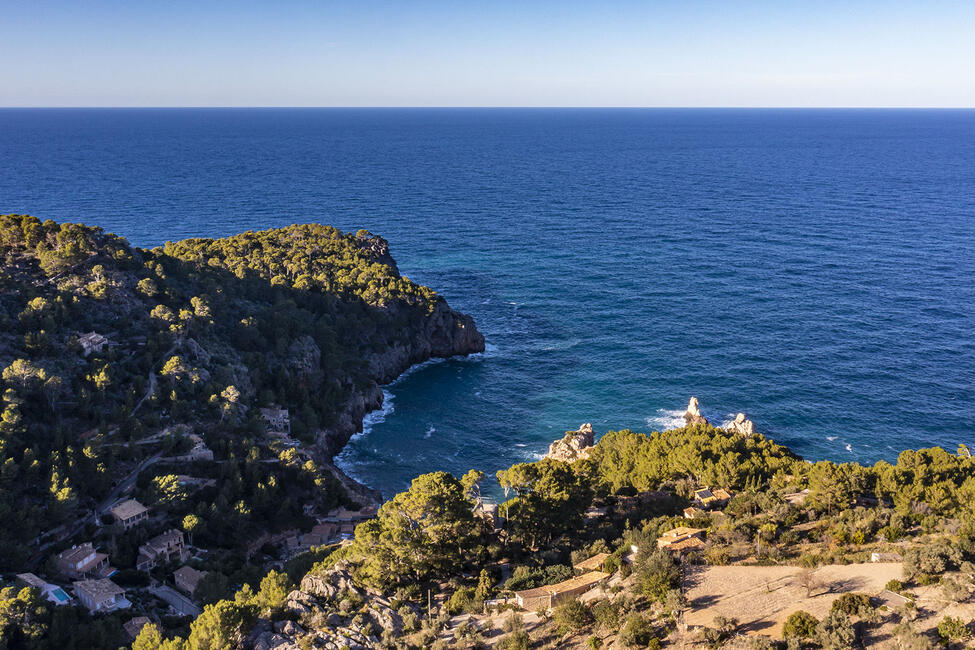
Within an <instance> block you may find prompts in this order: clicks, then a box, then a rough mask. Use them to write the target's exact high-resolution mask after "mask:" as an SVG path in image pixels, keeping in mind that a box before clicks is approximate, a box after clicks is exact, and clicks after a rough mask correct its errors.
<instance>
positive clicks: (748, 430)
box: [725, 413, 755, 436]
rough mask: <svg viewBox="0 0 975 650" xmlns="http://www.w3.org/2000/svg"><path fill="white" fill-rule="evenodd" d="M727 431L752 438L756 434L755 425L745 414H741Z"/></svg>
mask: <svg viewBox="0 0 975 650" xmlns="http://www.w3.org/2000/svg"><path fill="white" fill-rule="evenodd" d="M725 431H727V432H728V433H737V434H740V435H743V436H751V435H754V434H755V423H754V422H752V421H751V420H749V419H747V418H746V417H745V414H744V413H739V414H738V415H737V416H735V419H734V421H733V422H732V423H731V424H729V425H728V427H727V428H726V429H725Z"/></svg>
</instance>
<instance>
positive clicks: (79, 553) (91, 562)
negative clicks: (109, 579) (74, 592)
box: [54, 542, 108, 580]
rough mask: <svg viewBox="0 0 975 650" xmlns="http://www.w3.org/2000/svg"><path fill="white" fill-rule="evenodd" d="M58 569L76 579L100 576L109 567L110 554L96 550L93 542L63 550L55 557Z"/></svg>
mask: <svg viewBox="0 0 975 650" xmlns="http://www.w3.org/2000/svg"><path fill="white" fill-rule="evenodd" d="M54 562H55V564H57V565H58V570H59V571H60V572H61V573H62V574H64V575H65V576H67V577H69V578H72V579H74V580H80V579H82V578H90V577H95V576H100V574H101V573H102V571H104V570H105V569H106V568H108V555H106V554H105V553H99V552H97V551H96V550H95V547H94V545H93V544H92V543H91V542H85V543H84V544H79V545H77V546H72V547H71V548H69V549H67V550H64V551H61V552H60V553H58V554H57V555H56V556H55V558H54Z"/></svg>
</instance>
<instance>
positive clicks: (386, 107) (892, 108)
mask: <svg viewBox="0 0 975 650" xmlns="http://www.w3.org/2000/svg"><path fill="white" fill-rule="evenodd" d="M140 109H141V110H161V109H218V110H219V109H255V110H260V109H270V110H274V109H295V110H353V109H354V110H424V109H426V110H460V109H482V110H505V109H508V110H553V109H563V110H890V111H898V110H925V111H941V110H943V111H970V110H975V106H920V105H919V106H908V105H904V106H771V105H770V106H765V105H761V106H760V105H756V106H749V105H744V106H681V105H673V106H670V105H656V106H613V105H605V106H603V105H599V106H579V105H576V106H573V105H551V106H527V105H526V106H520V105H501V104H498V105H490V104H488V105H473V104H471V105H466V104H464V105H430V106H426V105H396V106H394V105H348V106H344V105H343V106H330V105H245V104H227V105H193V104H185V105H182V104H179V105H177V104H174V105H141V104H140V105H132V106H126V105H112V106H108V105H106V106H97V105H46V106H40V105H23V106H19V105H5V106H0V110H140Z"/></svg>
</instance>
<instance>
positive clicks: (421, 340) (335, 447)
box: [316, 298, 484, 458]
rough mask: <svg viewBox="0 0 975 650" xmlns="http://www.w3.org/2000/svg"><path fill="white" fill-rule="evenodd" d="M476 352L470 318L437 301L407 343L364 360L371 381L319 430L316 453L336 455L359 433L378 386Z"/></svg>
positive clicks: (377, 403)
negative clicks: (421, 365) (415, 368)
mask: <svg viewBox="0 0 975 650" xmlns="http://www.w3.org/2000/svg"><path fill="white" fill-rule="evenodd" d="M479 352H484V335H483V334H481V333H480V332H479V331H477V327H476V326H475V325H474V319H473V318H471V317H470V316H468V315H467V314H462V313H460V312H457V311H454V310H453V309H451V308H450V306H449V305H448V304H447V301H446V300H444V299H443V298H439V299H438V300H437V302H436V304H435V305H434V308H433V310H432V313H431V314H430V315H429V316H426V317H424V318H423V319H422V321H421V322H420V323H419V324H418V325H416V326H415V327H413V329H412V331H411V332H410V335H409V337H408V342H407V343H400V344H396V345H391V346H389V347H387V348H386V349H385V350H383V351H382V352H377V353H374V354H372V355H371V356H370V357H369V358H368V361H367V366H368V372H369V375H370V376H371V382H370V383H369V385H367V386H365V387H362V388H360V389H357V390H355V391H354V392H353V393H352V395H351V396H350V398H349V399H348V400H347V401H346V403H345V405H344V407H343V408H342V411H341V413H340V415H339V417H338V421H337V423H336V424H335V425H334V426H332V427H329V428H326V429H322V430H321V431H319V433H318V436H317V439H316V444H317V447H318V450H319V451H320V452H321V453H322V454H323V455H324V456H326V457H328V458H332V457H334V456H335V455H336V454H337V453H339V452H340V451H341V450H342V448H343V447H344V446H345V444H346V443H347V442H348V441H349V438H351V437H352V436H353V435H354V434H356V433H359V432H361V431H362V420H363V418H364V417H365V415H366V414H367V413H369V412H370V411H375V410H377V409H379V408H382V405H383V392H382V389H381V388H380V386H381V385H383V384H388V383H389V382H391V381H393V380H394V379H396V378H397V377H399V376H400V375H401V374H403V372H405V371H406V370H407V369H409V368H410V367H411V366H413V365H416V364H418V363H423V362H424V361H429V360H430V359H434V358H443V357H451V356H457V355H468V354H476V353H479Z"/></svg>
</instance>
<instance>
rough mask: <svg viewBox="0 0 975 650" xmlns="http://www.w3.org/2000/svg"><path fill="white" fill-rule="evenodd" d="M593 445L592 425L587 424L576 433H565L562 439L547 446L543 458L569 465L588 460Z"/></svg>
mask: <svg viewBox="0 0 975 650" xmlns="http://www.w3.org/2000/svg"><path fill="white" fill-rule="evenodd" d="M593 443H594V434H593V431H592V425H591V424H589V423H588V422H587V423H586V424H583V425H582V426H581V427H579V430H578V431H566V432H565V437H564V438H562V439H561V440H556V441H555V442H553V443H552V444H551V445H550V446H549V448H548V453H547V454H546V455H545V457H546V458H551V459H553V460H563V461H565V462H567V463H571V462H573V461H576V460H579V459H580V458H588V457H589V453H590V452H591V451H592V446H593Z"/></svg>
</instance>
